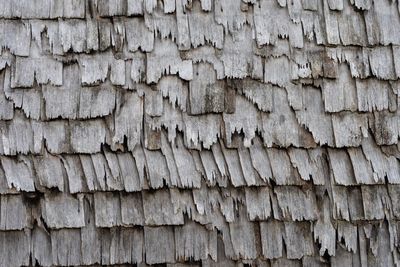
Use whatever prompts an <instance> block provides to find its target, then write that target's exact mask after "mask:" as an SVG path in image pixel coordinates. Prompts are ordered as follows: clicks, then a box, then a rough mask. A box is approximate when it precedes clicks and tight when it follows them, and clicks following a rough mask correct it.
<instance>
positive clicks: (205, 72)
mask: <svg viewBox="0 0 400 267" xmlns="http://www.w3.org/2000/svg"><path fill="white" fill-rule="evenodd" d="M20 59H21V58H20ZM25 60H28V61H31V59H28V58H27V59H25ZM18 61H19V60H17V62H16V64H17V65H15V67H16V69H15V70H14V72H13V73H10V71H8V69H7V70H5V71H2V72H0V83H1V84H2V86H3V84H4V94H3V95H2V96H1V100H2V103H3V106H2V108H1V112H0V118H1V119H3V120H10V119H12V117H13V107H19V108H22V110H24V112H25V114H26V115H27V116H28V117H29V118H33V119H41V120H48V119H54V118H59V117H60V118H64V119H77V118H79V119H86V118H94V117H99V116H105V115H109V114H110V113H112V111H113V110H114V109H115V108H116V104H117V103H120V105H123V104H124V97H125V96H124V95H125V94H128V95H129V93H127V92H130V91H126V90H125V88H124V89H122V88H120V87H117V86H113V85H112V84H114V85H115V82H116V80H121V82H122V83H121V84H120V85H122V84H123V83H124V81H126V79H125V75H123V76H124V77H122V78H121V77H120V78H118V76H120V75H121V73H122V74H125V70H123V71H122V72H121V68H122V69H124V68H125V66H127V67H129V68H130V66H129V64H130V63H132V62H131V61H130V60H128V61H125V62H124V61H123V60H120V61H121V62H120V63H121V64H120V63H118V64H111V65H106V66H105V67H104V70H105V76H104V77H98V78H93V79H92V80H93V81H94V80H96V81H102V82H100V83H99V85H98V86H93V85H92V86H90V87H87V86H84V85H82V84H81V83H80V79H79V77H80V76H81V75H82V74H81V72H80V71H81V70H82V68H83V70H82V72H87V73H91V74H93V73H92V71H89V70H88V69H94V66H95V65H93V66H92V67H89V66H88V65H87V64H86V63H83V65H78V64H72V65H68V66H65V67H64V68H63V69H60V70H58V71H57V72H59V73H58V74H57V75H52V74H51V73H47V74H46V75H47V76H46V77H44V78H41V79H42V81H43V82H45V83H47V82H48V81H49V80H50V83H51V81H55V80H59V81H61V77H63V79H64V84H62V85H61V84H59V85H58V86H54V85H50V84H49V85H42V86H36V85H34V78H33V76H31V78H32V79H31V80H29V81H28V83H27V84H25V82H26V80H24V81H22V80H21V78H20V76H21V75H22V74H23V78H26V75H27V73H28V72H29V71H28V69H29V68H30V67H31V65H30V64H28V63H27V62H20V63H18ZM55 62H56V61H55ZM105 62H106V60H105ZM58 63H60V62H58ZM58 63H57V64H58ZM36 64H39V63H38V62H36V63H35V65H36ZM60 64H61V63H60ZM39 65H40V64H39ZM45 65H46V64H45ZM13 66H14V65H12V66H11V67H13ZM18 66H24V67H23V68H24V69H23V70H18V68H20V67H18ZM60 66H62V64H61V65H60ZM96 66H97V67H98V65H96ZM110 66H111V73H110V74H108V69H109V67H110ZM339 66H340V73H341V75H340V77H337V78H336V79H330V78H324V79H322V80H320V79H315V80H313V82H314V84H315V85H316V86H320V87H321V90H316V88H315V87H314V86H311V85H301V84H296V85H295V84H285V90H284V89H281V88H279V87H278V86H274V85H271V84H270V83H263V82H260V81H254V80H251V79H243V80H218V79H217V78H216V73H215V71H214V69H213V67H212V66H211V65H209V64H205V63H197V64H195V65H194V71H195V73H194V76H193V80H191V81H189V82H188V83H186V82H185V81H183V80H181V79H179V78H178V77H176V76H172V75H170V76H164V77H162V78H161V79H160V81H159V83H158V84H157V85H156V86H155V88H151V87H150V86H148V85H145V84H142V83H136V84H133V83H131V86H129V89H134V90H135V91H136V92H137V94H138V96H142V95H144V96H145V98H146V99H145V101H144V104H145V107H144V109H145V112H146V114H147V115H149V116H151V117H159V116H162V115H163V112H164V108H163V97H164V98H168V99H169V102H170V103H172V104H173V105H174V106H175V104H176V102H178V106H179V107H180V110H182V111H183V112H184V113H187V114H189V115H202V114H209V113H224V112H225V113H235V112H236V102H238V104H241V102H243V101H242V99H238V100H237V97H238V95H237V94H241V95H244V96H245V97H246V98H247V99H248V100H250V101H251V102H253V104H254V105H255V107H256V108H257V109H258V110H261V111H263V112H270V113H280V114H281V113H285V114H288V113H290V112H291V109H293V110H294V111H298V112H299V113H300V114H302V113H306V114H307V112H305V111H307V109H308V113H311V112H312V113H313V114H315V115H320V116H324V115H325V114H324V113H329V114H333V113H338V112H341V111H351V112H356V111H358V112H374V111H389V112H391V113H394V112H396V111H397V106H398V99H399V98H398V94H399V93H398V91H399V90H400V83H399V82H397V81H382V80H378V79H375V78H364V79H358V78H355V79H354V78H352V77H351V75H350V72H349V68H348V67H347V66H346V65H345V64H340V65H339ZM56 69H57V68H54V67H53V70H56ZM34 72H35V70H34ZM18 73H21V74H18ZM32 73H33V72H32ZM38 73H40V72H37V71H36V75H38ZM127 75H128V74H127ZM10 76H12V77H14V78H12V77H10ZM17 76H18V77H17ZM58 76H59V77H60V78H55V77H58ZM15 77H17V78H15ZM105 77H110V80H106V78H105ZM129 77H131V76H129ZM107 79H108V78H107ZM83 80H87V78H84V77H82V81H83ZM13 83H20V85H21V83H24V86H28V88H12V87H13V86H12V84H13ZM85 83H86V82H85ZM85 83H84V84H85ZM305 83H307V82H305ZM118 98H120V99H118ZM7 99H8V100H10V101H7ZM23 99H29V102H28V103H24V102H27V101H23ZM210 99H211V100H210ZM42 102H43V103H42ZM317 102H318V103H317ZM12 103H13V104H14V105H12ZM311 103H313V105H311ZM242 105H245V104H242ZM248 106H249V105H248ZM255 107H254V108H253V109H254V111H249V112H256V111H257V110H256V109H255ZM166 108H167V107H166ZM241 108H247V109H251V107H250V106H249V107H247V106H242V107H241ZM329 114H326V115H329Z"/></svg>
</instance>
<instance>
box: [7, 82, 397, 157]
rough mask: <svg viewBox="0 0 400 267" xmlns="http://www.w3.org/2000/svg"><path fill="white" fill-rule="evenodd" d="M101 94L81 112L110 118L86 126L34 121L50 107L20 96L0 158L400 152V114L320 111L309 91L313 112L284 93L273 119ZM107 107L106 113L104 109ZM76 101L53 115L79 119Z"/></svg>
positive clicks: (240, 105) (247, 106) (247, 108)
mask: <svg viewBox="0 0 400 267" xmlns="http://www.w3.org/2000/svg"><path fill="white" fill-rule="evenodd" d="M100 91H101V90H100ZM100 91H98V90H97V91H96V90H93V91H89V92H88V97H93V98H90V99H89V98H88V99H86V100H85V99H81V101H80V102H81V103H89V104H90V105H86V106H82V107H81V108H80V111H79V112H81V111H82V114H86V115H88V114H94V115H97V116H103V115H106V116H105V117H104V118H94V119H85V120H67V119H54V120H50V121H41V120H35V119H28V118H26V117H27V116H31V115H32V117H35V116H40V115H38V114H40V112H42V111H44V112H45V110H44V108H41V106H40V105H41V104H43V105H46V104H45V103H44V102H43V101H41V97H40V95H39V94H36V93H34V94H30V93H29V92H28V93H26V94H25V93H24V94H21V95H18V94H15V95H14V97H16V98H15V99H17V101H21V102H19V104H20V105H21V106H20V107H22V109H23V111H24V113H25V114H26V115H27V116H26V115H25V114H23V112H21V111H19V110H12V104H10V103H9V102H7V103H9V105H4V106H2V108H4V109H0V110H3V111H4V112H3V114H5V116H8V117H9V118H10V117H11V116H12V117H11V118H12V120H7V121H0V124H1V128H0V132H1V133H2V140H1V141H0V155H17V154H24V155H26V154H40V153H43V152H44V151H43V148H44V147H46V148H47V150H48V151H49V152H50V153H55V154H61V153H97V152H100V151H101V147H102V145H104V144H107V145H109V146H110V147H111V149H112V150H113V151H116V150H125V151H126V150H128V151H133V150H134V147H135V146H136V145H138V144H140V140H142V141H143V144H144V145H145V147H146V148H148V149H150V150H160V149H161V150H162V149H163V144H168V143H173V144H176V143H178V139H179V140H180V138H179V137H182V136H183V141H182V142H181V143H182V146H185V147H187V148H189V149H198V150H201V149H203V148H204V149H210V148H211V147H212V145H213V144H215V143H218V142H219V141H222V140H223V141H224V142H225V146H226V147H227V148H238V147H241V146H243V145H244V146H245V147H251V146H252V144H254V143H263V144H264V146H266V147H273V146H279V147H290V146H294V147H300V148H313V147H317V145H328V146H329V147H332V148H334V147H337V148H342V147H359V146H361V145H362V143H363V142H365V140H370V139H371V138H374V140H375V141H374V142H375V143H376V144H377V145H379V146H381V145H396V144H397V143H398V139H399V138H398V137H399V122H398V121H399V118H400V117H399V116H398V114H397V113H391V112H388V111H381V112H374V113H355V112H354V113H352V112H340V113H335V114H327V113H325V112H324V111H323V110H322V111H321V106H320V103H316V100H317V99H316V98H311V97H312V96H320V92H319V91H318V89H314V88H308V89H307V90H306V93H307V94H308V95H307V98H308V99H307V100H306V101H305V102H306V103H308V104H310V103H312V100H313V104H312V105H313V106H310V107H308V106H307V105H304V106H303V108H302V110H297V111H295V112H293V110H292V109H291V107H290V105H289V103H288V102H287V98H286V92H285V91H284V90H283V89H277V90H275V91H274V95H275V98H274V103H275V104H274V107H275V108H276V109H275V110H274V111H272V112H271V113H265V112H260V111H259V110H258V108H257V107H256V106H255V105H253V104H252V103H251V102H250V101H248V100H246V99H245V98H244V97H242V96H239V95H237V96H236V97H235V98H233V100H232V101H233V102H236V103H235V105H234V106H236V111H235V112H234V113H223V114H206V115H201V116H191V115H188V114H187V113H185V112H182V111H181V110H180V109H179V108H176V107H174V104H171V103H168V100H167V99H164V100H163V99H162V96H161V95H158V97H159V99H157V94H156V93H153V92H152V91H149V92H151V94H148V97H147V98H146V97H140V96H139V94H137V93H134V92H127V93H125V94H123V95H120V94H116V95H115V102H114V98H113V97H109V98H106V96H107V94H108V93H110V94H109V95H110V96H113V95H114V94H113V92H112V90H111V89H107V90H106V91H104V95H97V97H98V99H96V92H97V93H98V92H100ZM92 92H94V94H92ZM65 99H67V97H66V98H65ZM91 99H93V101H91ZM53 100H54V99H53ZM103 100H104V105H102V104H101V103H103ZM60 101H61V99H60ZM70 101H71V102H70V103H69V104H67V103H66V102H64V103H63V104H57V103H58V102H57V101H54V102H52V103H51V104H52V106H50V109H51V112H53V113H52V114H57V113H58V112H62V113H64V112H65V113H64V114H71V113H73V112H77V111H74V108H77V106H78V105H77V104H76V102H74V100H73V96H72V97H71V100H70ZM320 101H321V100H320ZM146 102H147V104H146ZM71 105H72V107H71ZM231 106H232V105H231ZM17 107H18V105H17ZM48 107H49V106H48ZM103 107H104V110H103V111H102V110H101V109H102V108H103ZM114 108H115V111H114V112H112V110H113V109H114ZM49 112H50V111H49ZM69 112H70V113H69ZM146 113H147V114H146ZM149 113H150V114H156V115H157V116H150V115H149ZM107 114H109V115H107ZM67 116H68V115H67ZM71 116H72V115H71ZM181 139H182V138H181ZM371 142H372V141H371ZM257 145H259V144H257Z"/></svg>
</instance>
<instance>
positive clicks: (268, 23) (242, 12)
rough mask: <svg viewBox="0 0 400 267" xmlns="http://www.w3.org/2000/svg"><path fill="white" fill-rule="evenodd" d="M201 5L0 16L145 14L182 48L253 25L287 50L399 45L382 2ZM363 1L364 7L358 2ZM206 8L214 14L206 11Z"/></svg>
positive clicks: (5, 13) (73, 7) (395, 18)
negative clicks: (307, 45)
mask: <svg viewBox="0 0 400 267" xmlns="http://www.w3.org/2000/svg"><path fill="white" fill-rule="evenodd" d="M200 2H201V3H199V2H197V1H195V2H189V3H187V2H185V1H180V0H178V1H173V0H168V1H167V0H166V1H156V0H145V1H136V0H135V1H134V0H113V1H94V2H92V3H91V4H90V3H88V4H87V7H86V9H85V1H82V0H74V1H72V0H63V1H58V2H56V3H53V2H52V1H50V0H37V1H18V2H15V1H10V0H2V3H1V4H2V5H1V9H0V17H2V18H42V19H48V18H60V17H65V18H84V17H97V16H120V15H122V16H126V15H128V16H131V15H143V14H144V16H145V17H150V18H149V20H151V21H153V20H154V21H156V22H158V24H161V22H160V21H164V22H165V23H166V24H170V25H165V26H159V27H160V28H161V29H164V30H165V29H167V28H171V27H175V29H174V30H175V31H177V39H178V42H179V44H180V46H181V47H182V48H188V45H190V42H192V43H200V44H201V43H203V42H204V39H205V40H207V39H208V40H207V41H209V42H211V43H214V44H215V45H218V41H219V40H221V39H223V33H222V31H221V30H220V29H218V30H217V29H216V28H218V27H221V25H222V26H223V27H224V28H225V29H227V30H229V31H231V32H235V31H237V30H238V29H240V28H242V27H243V26H244V25H245V24H246V23H249V24H251V25H254V29H255V32H256V35H255V37H256V40H257V44H258V45H263V44H271V43H272V44H274V43H275V42H276V40H277V39H278V38H279V37H280V36H286V37H288V38H289V40H290V41H291V45H292V46H294V47H300V48H301V47H303V35H304V36H306V38H308V39H311V40H314V39H315V40H316V41H317V42H318V43H324V44H335V45H337V44H344V45H364V46H366V45H376V44H379V43H380V44H384V45H386V44H389V43H393V44H400V40H399V37H398V35H397V34H396V29H397V28H398V27H399V26H400V16H399V11H398V8H397V6H396V3H389V2H387V1H385V0H375V1H373V4H371V1H366V0H365V1H356V2H355V5H356V6H358V7H360V8H362V9H367V8H368V9H369V10H368V11H366V12H360V11H358V10H356V9H355V8H353V7H352V6H351V3H353V2H352V1H348V0H344V1H342V0H340V1H329V0H324V1H306V2H303V3H302V1H296V2H293V3H291V4H288V5H287V7H285V6H286V1H281V2H280V1H269V0H262V1H260V2H257V4H256V3H254V2H252V1H247V3H245V2H242V1H240V0H234V1H219V0H216V1H211V0H207V1H205V0H203V1H200ZM335 2H337V3H335ZM362 2H369V4H367V5H365V4H360V3H362ZM328 3H329V4H328ZM332 3H334V4H332ZM282 4H284V5H282ZM353 4H354V3H353ZM332 5H333V6H332ZM39 7H40V8H39ZM211 10H213V12H208V11H211ZM86 13H87V14H86ZM211 25H215V27H211ZM207 30H208V31H210V32H207ZM302 31H303V33H302ZM189 35H190V36H189ZM200 38H204V39H203V40H201V39H200ZM214 38H217V40H215V39H214Z"/></svg>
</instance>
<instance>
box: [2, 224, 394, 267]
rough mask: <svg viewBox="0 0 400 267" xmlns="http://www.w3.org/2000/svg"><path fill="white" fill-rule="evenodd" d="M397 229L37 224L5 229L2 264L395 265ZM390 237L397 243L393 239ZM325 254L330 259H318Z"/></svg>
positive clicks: (391, 226) (386, 226)
mask: <svg viewBox="0 0 400 267" xmlns="http://www.w3.org/2000/svg"><path fill="white" fill-rule="evenodd" d="M398 228H399V224H398V223H397V222H391V221H390V222H389V223H386V222H384V221H380V222H374V223H370V224H367V225H352V224H349V223H345V222H337V225H335V227H333V225H332V224H324V223H322V222H320V223H317V224H315V225H312V224H311V223H309V222H285V223H283V222H277V221H271V222H260V223H258V222H248V221H246V219H242V220H240V221H238V222H236V223H230V224H225V225H223V227H222V228H221V229H218V230H219V231H220V232H219V233H217V229H207V228H206V227H204V226H202V225H200V224H198V223H195V222H192V221H187V222H186V223H185V225H183V226H160V227H144V228H141V227H140V228H139V227H133V228H131V227H120V228H110V229H108V228H95V227H94V226H93V225H91V224H90V225H88V226H86V227H85V228H81V229H60V230H49V231H47V230H45V229H43V228H42V227H37V226H35V227H34V228H33V229H31V230H30V229H26V230H25V231H6V232H4V231H3V232H0V242H1V243H2V244H7V246H5V247H4V246H3V249H1V250H0V255H1V257H0V262H1V263H2V265H3V266H20V265H29V261H30V255H31V257H32V260H33V262H35V261H37V263H38V264H40V266H50V265H52V266H53V265H57V266H58V265H62V266H76V265H92V264H96V263H97V264H102V265H107V264H111V265H113V264H126V263H142V262H143V263H147V264H158V263H175V262H185V261H203V263H205V264H206V266H207V264H210V265H211V266H213V265H214V264H217V266H218V263H219V264H223V263H224V262H225V261H228V262H227V263H229V261H231V260H238V259H241V260H243V261H245V262H248V263H256V262H257V261H263V260H266V259H268V260H272V262H274V261H275V260H277V259H278V260H279V259H280V260H282V261H285V260H301V259H302V260H303V261H306V262H307V260H311V259H310V257H316V259H314V260H315V264H317V263H318V262H319V263H320V264H323V263H324V262H325V263H326V262H331V263H332V264H333V265H332V266H352V264H351V263H352V262H353V266H361V265H359V264H357V262H358V263H360V262H363V263H365V262H368V264H371V265H372V266H394V262H396V260H397V259H398V256H399V255H398V251H397V246H398V243H397V241H396V240H397V236H396V231H398V230H399V229H398ZM389 239H390V240H392V242H393V243H387V242H386V241H387V240H389ZM318 255H321V256H322V255H323V256H324V257H325V259H324V258H320V259H319V260H317V258H318ZM311 262H312V261H311ZM343 263H346V264H345V265H343ZM348 263H350V265H348ZM231 264H232V262H231ZM266 266H268V265H266ZM272 266H276V265H274V264H273V265H272ZM277 266H281V265H280V264H278V265H277ZM284 266H285V265H284ZM307 266H309V265H307ZM318 266H319V265H318Z"/></svg>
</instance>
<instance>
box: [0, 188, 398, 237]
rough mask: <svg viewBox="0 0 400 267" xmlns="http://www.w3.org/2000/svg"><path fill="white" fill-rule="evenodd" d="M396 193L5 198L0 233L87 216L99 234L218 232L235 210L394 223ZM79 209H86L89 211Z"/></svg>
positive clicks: (69, 223)
mask: <svg viewBox="0 0 400 267" xmlns="http://www.w3.org/2000/svg"><path fill="white" fill-rule="evenodd" d="M324 190H325V191H326V192H327V193H326V194H327V195H326V196H325V195H323V193H324ZM399 192H400V189H399V186H398V185H387V186H384V185H378V186H351V187H350V186H348V187H345V186H332V188H331V189H326V188H324V187H322V186H316V187H313V189H302V188H301V187H297V186H275V187H274V188H270V187H266V186H263V187H249V188H245V189H243V188H242V189H235V188H230V189H221V190H218V189H216V188H207V187H203V188H201V189H196V190H193V191H191V190H178V189H158V190H155V191H151V190H150V191H149V190H143V191H142V192H140V193H139V192H138V193H125V192H124V193H118V192H95V193H79V194H76V195H70V194H68V193H61V192H57V193H56V192H49V191H46V193H44V196H42V194H43V193H39V192H31V193H20V194H9V195H2V196H1V206H0V207H1V208H0V211H1V216H0V229H1V230H21V229H24V228H27V227H30V226H31V225H32V223H33V222H35V221H38V220H40V218H43V220H44V222H45V224H46V226H47V227H49V228H51V229H62V228H82V227H85V226H87V220H86V219H87V218H88V217H90V216H93V218H94V222H93V223H94V224H95V225H96V227H100V228H104V227H105V228H110V227H115V226H132V225H137V226H163V225H183V224H185V216H188V217H189V218H190V219H192V220H194V221H196V222H199V223H200V224H202V225H207V226H209V227H217V228H218V229H220V228H221V227H223V225H224V224H225V223H237V222H238V220H239V218H238V217H237V212H239V210H240V209H242V210H243V214H244V215H243V216H245V217H246V221H270V220H272V219H275V220H279V221H285V222H292V221H313V222H319V221H321V216H325V221H326V222H328V221H330V219H331V216H333V219H334V220H343V221H351V222H353V223H362V222H365V221H375V220H383V219H385V218H388V219H390V220H399V219H400V208H399V203H400V197H399ZM317 203H320V204H319V205H318V204H317ZM84 205H89V206H90V210H89V209H85V208H84ZM322 219H324V218H322ZM239 221H240V220H239ZM317 225H318V223H317Z"/></svg>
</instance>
